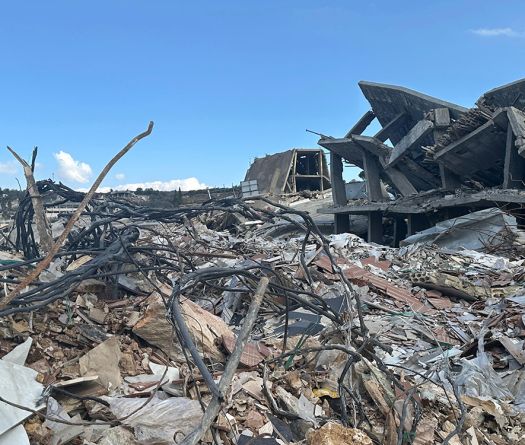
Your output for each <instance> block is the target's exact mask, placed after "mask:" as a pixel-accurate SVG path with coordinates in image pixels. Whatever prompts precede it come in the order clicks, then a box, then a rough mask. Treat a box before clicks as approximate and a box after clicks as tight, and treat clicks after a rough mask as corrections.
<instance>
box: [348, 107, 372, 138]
mask: <svg viewBox="0 0 525 445" xmlns="http://www.w3.org/2000/svg"><path fill="white" fill-rule="evenodd" d="M375 117H376V115H375V114H374V112H373V111H372V110H368V111H367V112H366V113H365V114H363V116H362V117H361V119H359V120H358V121H357V122H356V124H355V125H354V126H353V127H352V128H351V129H350V130H348V133H346V135H345V138H349V137H350V136H351V135H352V134H362V133H363V131H365V130H366V129H367V128H368V126H369V125H370V124H371V123H372V121H373V120H374V119H375Z"/></svg>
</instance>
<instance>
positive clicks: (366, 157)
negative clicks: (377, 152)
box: [363, 151, 385, 201]
mask: <svg viewBox="0 0 525 445" xmlns="http://www.w3.org/2000/svg"><path fill="white" fill-rule="evenodd" d="M363 165H364V170H365V175H366V188H367V190H368V200H369V201H383V200H384V199H385V198H384V196H383V190H382V189H381V179H380V177H379V163H378V162H377V160H376V157H375V156H374V155H372V154H371V153H368V152H367V151H364V152H363Z"/></svg>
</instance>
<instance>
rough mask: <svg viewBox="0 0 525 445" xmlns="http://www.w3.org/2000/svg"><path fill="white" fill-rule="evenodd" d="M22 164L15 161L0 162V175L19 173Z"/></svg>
mask: <svg viewBox="0 0 525 445" xmlns="http://www.w3.org/2000/svg"><path fill="white" fill-rule="evenodd" d="M19 166H20V164H18V163H17V162H15V161H7V162H0V173H3V174H6V175H14V174H15V173H18V169H19Z"/></svg>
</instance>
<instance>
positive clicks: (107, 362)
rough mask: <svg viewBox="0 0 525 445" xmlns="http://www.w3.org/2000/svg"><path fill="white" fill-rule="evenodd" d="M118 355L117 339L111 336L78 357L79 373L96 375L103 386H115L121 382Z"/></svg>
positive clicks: (118, 344)
mask: <svg viewBox="0 0 525 445" xmlns="http://www.w3.org/2000/svg"><path fill="white" fill-rule="evenodd" d="M120 357H121V352H120V342H119V339H118V337H111V338H109V339H107V340H106V341H104V342H102V343H100V344H99V345H98V346H96V347H95V348H93V349H92V350H91V351H89V352H88V353H87V354H85V355H83V356H82V357H80V360H79V365H80V374H81V375H83V376H84V375H96V376H98V379H99V382H100V384H101V385H103V386H104V387H105V388H108V389H114V388H117V387H118V386H120V384H121V383H122V377H121V375H120V369H119V362H120Z"/></svg>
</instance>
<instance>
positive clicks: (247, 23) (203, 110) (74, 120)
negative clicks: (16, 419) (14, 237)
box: [0, 0, 525, 188]
mask: <svg viewBox="0 0 525 445" xmlns="http://www.w3.org/2000/svg"><path fill="white" fill-rule="evenodd" d="M367 3H368V4H367ZM524 19H525V2H523V1H513V0H507V1H505V2H493V1H484V0H476V1H474V0H473V1H460V0H455V1H452V0H451V1H439V0H437V1H432V2H422V1H402V0H398V1H395V2H394V1H375V2H351V1H308V0H301V1H283V0H281V1H269V0H267V1H257V2H255V1H248V0H244V1H241V0H239V1H228V0H221V1H217V0H215V1H192V2H178V1H148V2H146V1H133V0H126V1H108V0H106V1H104V2H102V1H96V0H92V1H90V2H77V1H71V0H68V1H65V0H64V1H53V0H48V1H46V2H41V1H39V2H36V1H26V2H4V4H3V5H2V14H1V15H0V25H1V29H2V34H3V37H2V39H1V40H0V54H1V59H0V60H1V62H2V70H1V74H0V79H1V83H0V86H1V92H2V94H1V95H0V99H1V101H0V186H2V187H15V186H17V183H16V180H15V177H18V178H20V180H21V182H22V183H23V181H22V178H23V175H22V173H21V170H20V169H18V168H17V167H15V164H13V161H12V158H11V157H10V154H9V153H8V152H7V150H6V149H5V147H6V146H7V145H9V146H11V147H13V148H14V149H15V150H17V151H18V152H19V153H20V154H22V155H24V156H25V157H26V158H28V157H29V156H30V153H31V149H32V147H33V146H34V145H38V146H39V159H38V161H39V167H38V170H37V175H38V177H39V178H47V177H54V178H55V179H62V180H63V181H64V182H65V183H66V184H68V185H70V186H72V187H74V188H85V187H88V186H89V185H90V183H91V181H92V180H93V179H94V177H95V176H96V174H97V173H98V171H99V170H100V169H101V168H102V167H103V166H104V165H105V163H106V162H107V161H108V160H109V159H110V158H111V156H112V155H113V154H114V153H115V152H116V151H118V150H119V149H120V148H121V147H122V146H123V145H124V144H125V143H126V142H127V141H128V140H129V139H130V138H131V137H132V136H134V135H135V134H137V133H139V132H141V131H143V130H144V129H145V128H146V126H147V123H148V121H149V120H153V121H155V129H154V131H153V134H152V135H151V136H150V137H149V138H147V139H145V140H143V141H142V142H140V143H139V144H137V145H136V146H135V148H134V149H133V150H132V151H131V152H130V153H128V155H127V156H126V157H125V158H124V159H123V160H122V161H121V162H119V164H117V166H116V167H115V168H114V170H113V171H112V172H111V173H110V176H109V177H108V179H107V181H106V182H105V185H106V186H108V187H117V186H118V185H124V184H134V183H135V184H136V183H148V182H152V181H158V187H161V188H169V187H170V186H174V185H178V184H180V183H179V182H176V181H174V180H186V179H187V178H196V179H193V180H192V181H193V182H192V181H185V182H182V184H183V185H184V186H188V187H191V186H196V185H198V184H202V183H204V184H207V185H211V186H221V185H231V184H232V183H238V182H239V181H240V180H242V179H243V177H244V173H245V171H246V169H247V168H248V166H249V163H250V161H251V160H253V158H255V157H256V156H264V155H265V154H269V153H273V152H277V151H282V150H285V149H288V148H292V147H314V146H315V145H316V141H317V139H316V137H315V136H313V135H311V134H308V133H305V128H310V129H314V130H317V131H320V132H322V133H325V134H331V135H334V136H341V135H343V134H344V133H345V132H346V130H348V128H350V127H351V125H352V124H353V123H354V122H355V121H356V120H357V118H359V117H360V115H361V114H362V113H363V112H364V111H366V110H367V109H368V104H367V102H366V101H365V99H364V98H363V97H362V95H361V93H360V90H359V88H358V86H357V82H358V81H359V80H372V81H376V82H384V83H392V84H398V85H403V86H407V87H409V88H413V89H416V90H419V91H422V92H424V93H427V94H430V95H434V96H437V97H440V98H443V99H445V100H449V101H452V102H456V103H458V104H460V105H464V106H470V105H472V104H473V102H474V101H475V100H476V99H477V98H478V97H479V96H480V95H481V93H482V92H484V91H486V90H488V89H491V88H492V87H495V86H498V85H501V84H504V83H507V82H510V81H513V80H515V79H518V78H522V77H525V70H524V68H525V62H524V55H525V20H524ZM352 174H355V172H352V171H350V170H349V171H348V173H347V177H351V176H352Z"/></svg>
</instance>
